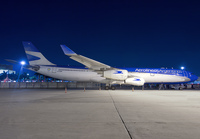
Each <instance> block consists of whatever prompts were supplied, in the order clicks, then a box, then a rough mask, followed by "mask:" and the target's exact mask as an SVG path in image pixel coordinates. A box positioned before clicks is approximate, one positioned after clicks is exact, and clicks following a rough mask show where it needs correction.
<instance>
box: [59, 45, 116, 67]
mask: <svg viewBox="0 0 200 139" xmlns="http://www.w3.org/2000/svg"><path fill="white" fill-rule="evenodd" d="M60 46H61V48H62V50H63V52H64V53H65V55H67V56H69V57H70V58H71V59H73V60H75V61H77V62H79V63H81V64H83V65H85V66H86V67H87V68H89V69H92V70H106V69H110V68H112V67H110V66H109V65H106V64H103V63H101V62H98V61H95V60H93V59H90V58H87V57H85V56H82V55H78V54H76V53H75V52H74V51H72V50H71V49H70V48H69V47H67V46H66V45H60Z"/></svg>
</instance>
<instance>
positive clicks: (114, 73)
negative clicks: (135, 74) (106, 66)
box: [103, 70, 128, 80]
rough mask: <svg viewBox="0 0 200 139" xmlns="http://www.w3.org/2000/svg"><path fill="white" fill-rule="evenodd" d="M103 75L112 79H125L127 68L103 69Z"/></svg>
mask: <svg viewBox="0 0 200 139" xmlns="http://www.w3.org/2000/svg"><path fill="white" fill-rule="evenodd" d="M103 77H105V78H108V79H113V80H125V79H126V78H127V77H128V71H127V70H107V71H104V73H103Z"/></svg>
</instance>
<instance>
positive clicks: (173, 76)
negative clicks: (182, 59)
mask: <svg viewBox="0 0 200 139" xmlns="http://www.w3.org/2000/svg"><path fill="white" fill-rule="evenodd" d="M22 43H23V46H24V49H25V53H26V55H27V59H28V61H29V65H27V68H28V69H30V70H32V71H35V72H37V73H40V74H43V75H46V76H49V77H53V78H57V79H61V80H68V81H82V82H98V83H104V84H106V86H105V89H106V90H108V89H112V90H114V89H115V86H114V84H120V85H122V84H127V85H134V86H143V85H144V84H145V83H160V84H174V83H175V84H180V83H187V82H192V81H195V80H196V79H198V77H197V76H196V75H194V74H193V73H191V72H188V71H185V70H176V69H162V68H161V69H159V68H157V69H151V68H115V67H111V66H109V65H106V64H104V63H101V62H98V61H95V60H93V59H90V58H87V57H85V56H82V55H78V54H76V53H75V52H74V51H72V50H71V49H70V48H69V47H67V46H66V45H60V46H61V48H62V50H63V52H64V54H65V55H67V56H69V58H71V59H73V60H75V61H77V62H79V63H81V64H83V65H84V66H85V67H82V68H76V67H70V66H67V67H63V66H57V65H56V64H54V63H51V62H50V61H48V60H47V59H46V58H45V57H44V56H43V54H42V53H41V52H40V51H38V49H37V48H36V47H35V46H34V45H33V44H32V43H31V42H25V41H24V42H22Z"/></svg>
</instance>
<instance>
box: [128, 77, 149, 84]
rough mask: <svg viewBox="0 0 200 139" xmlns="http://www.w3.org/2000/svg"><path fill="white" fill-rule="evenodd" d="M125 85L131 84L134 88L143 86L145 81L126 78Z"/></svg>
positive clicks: (136, 78)
mask: <svg viewBox="0 0 200 139" xmlns="http://www.w3.org/2000/svg"><path fill="white" fill-rule="evenodd" d="M124 82H125V84H131V85H135V86H143V85H144V83H145V80H144V79H143V78H138V77H133V78H128V79H126V80H125V81H124Z"/></svg>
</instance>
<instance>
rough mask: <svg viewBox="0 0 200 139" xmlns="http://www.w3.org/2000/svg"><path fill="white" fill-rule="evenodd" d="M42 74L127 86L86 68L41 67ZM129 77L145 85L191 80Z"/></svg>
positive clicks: (143, 75)
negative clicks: (138, 79)
mask: <svg viewBox="0 0 200 139" xmlns="http://www.w3.org/2000/svg"><path fill="white" fill-rule="evenodd" d="M37 72H38V73H40V74H43V75H46V76H49V77H53V78H56V79H62V80H68V81H85V82H99V83H110V84H114V83H118V84H125V83H124V81H113V80H111V79H106V78H104V77H102V75H101V74H98V73H96V72H94V71H93V70H90V69H86V68H66V67H52V66H40V69H39V70H38V71H37ZM128 74H129V76H134V77H140V78H143V79H144V80H145V83H178V82H189V81H190V78H188V77H184V76H177V75H169V74H152V73H141V72H129V73H128Z"/></svg>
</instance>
